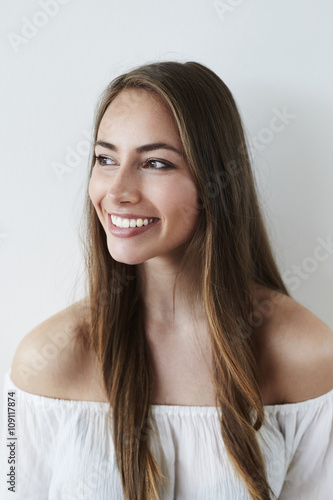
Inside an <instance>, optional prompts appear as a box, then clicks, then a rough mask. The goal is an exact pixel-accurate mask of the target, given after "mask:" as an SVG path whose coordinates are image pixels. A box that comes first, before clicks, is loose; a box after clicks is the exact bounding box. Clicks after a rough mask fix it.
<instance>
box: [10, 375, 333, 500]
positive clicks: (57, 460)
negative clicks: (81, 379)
mask: <svg viewBox="0 0 333 500" xmlns="http://www.w3.org/2000/svg"><path fill="white" fill-rule="evenodd" d="M8 392H14V393H15V395H12V397H14V399H15V429H14V431H13V432H14V436H13V435H12V436H10V435H8V405H7V395H8ZM10 408H11V406H10ZM108 408H109V405H108V403H102V402H94V401H73V400H64V399H54V398H49V397H45V396H39V395H36V394H31V393H28V392H25V391H23V390H21V389H19V388H18V387H16V386H15V385H14V383H13V382H12V380H11V378H10V372H9V371H8V372H7V373H6V375H5V387H4V424H3V429H2V435H1V464H0V471H1V472H0V480H1V485H0V492H1V495H0V498H1V499H2V500H7V499H20V500H122V499H123V498H124V497H123V493H122V487H121V480H120V475H119V471H118V468H117V463H116V460H115V453H114V446H113V442H112V437H111V434H110V430H109V425H108V419H107V412H108ZM264 408H265V421H264V425H263V426H262V428H261V429H260V431H259V436H258V438H259V442H260V446H261V449H262V452H263V455H264V459H265V463H266V466H267V474H268V480H269V484H270V486H271V488H272V490H273V492H274V494H275V495H276V498H278V499H280V500H332V499H333V389H332V390H331V391H330V392H328V393H326V394H323V395H321V396H319V397H316V398H314V399H310V400H307V401H303V402H300V403H292V404H284V405H271V406H265V407H264ZM150 409H151V416H152V417H155V422H156V426H157V428H158V431H159V436H160V438H159V439H158V438H157V437H156V436H155V435H153V437H151V436H150V437H149V440H150V441H149V442H150V446H151V449H152V452H153V454H154V456H155V458H156V460H157V462H158V464H159V466H160V467H161V468H162V471H163V473H164V474H165V475H167V477H168V485H167V488H166V490H165V494H164V496H163V499H164V500H171V499H176V500H222V499H223V500H245V499H246V500H249V499H250V496H249V494H248V493H247V490H246V488H245V486H244V485H243V483H242V482H241V481H240V480H239V479H236V476H235V475H234V473H233V470H232V468H231V464H230V462H229V460H228V458H227V455H226V452H225V447H224V444H223V440H222V437H221V431H220V423H219V415H220V410H219V409H218V408H215V407H205V406H167V405H152V406H151V407H150ZM11 413H12V412H11ZM9 429H13V423H12V424H11V425H10V427H9ZM13 437H15V438H16V439H13ZM13 459H14V460H15V462H14V465H12V464H10V463H9V461H10V460H13ZM11 466H12V467H15V471H14V474H15V477H14V476H13V475H12V480H13V484H15V493H13V492H12V491H10V490H8V488H10V482H7V481H10V476H9V475H7V474H10V473H12V474H13V469H12V470H10V467H11Z"/></svg>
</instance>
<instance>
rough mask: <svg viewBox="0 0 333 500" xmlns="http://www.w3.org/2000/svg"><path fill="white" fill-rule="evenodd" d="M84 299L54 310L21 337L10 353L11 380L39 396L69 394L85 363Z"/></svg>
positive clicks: (66, 396) (58, 396)
mask: <svg viewBox="0 0 333 500" xmlns="http://www.w3.org/2000/svg"><path fill="white" fill-rule="evenodd" d="M87 306H88V304H87V299H83V300H81V301H79V302H76V303H74V304H72V305H71V306H69V307H66V308H65V309H63V310H61V311H59V312H57V313H56V314H54V315H53V316H51V317H49V318H48V319H46V320H45V321H43V322H42V323H40V324H38V325H37V326H36V327H35V328H33V329H32V330H31V331H30V332H29V333H28V334H27V335H25V336H24V337H23V339H22V340H21V341H20V343H19V345H18V347H17V349H16V352H15V354H14V357H13V361H12V366H11V378H12V380H13V382H14V384H15V385H16V386H17V387H18V388H20V389H22V390H24V391H26V392H30V393H33V394H39V395H41V396H48V397H55V398H61V399H71V398H69V397H68V396H69V393H70V392H72V391H73V386H74V387H75V386H76V385H77V384H78V381H79V380H80V374H82V373H83V369H84V366H85V363H84V362H83V361H84V356H85V355H86V353H85V348H84V343H83V342H81V338H80V335H81V334H82V328H84V327H86V325H87V319H88V307H87Z"/></svg>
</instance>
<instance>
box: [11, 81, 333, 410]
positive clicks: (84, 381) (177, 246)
mask: <svg viewBox="0 0 333 500" xmlns="http://www.w3.org/2000/svg"><path fill="white" fill-rule="evenodd" d="M98 140H104V141H107V142H112V144H114V145H115V146H116V147H117V151H111V150H109V149H106V148H105V147H102V146H97V147H96V155H103V156H105V157H107V158H109V160H107V161H106V164H107V166H106V167H101V166H99V165H97V164H96V165H95V167H94V169H93V172H92V176H91V182H90V185H89V194H90V196H91V199H92V202H93V204H94V207H95V209H96V212H97V214H98V217H99V219H100V221H101V223H102V225H103V227H104V229H105V232H106V235H107V244H108V249H109V251H110V254H111V255H112V257H113V258H114V259H116V260H119V261H120V262H127V263H128V264H135V265H137V267H138V269H139V275H140V278H141V280H142V283H143V284H144V293H143V299H144V307H145V309H146V313H147V314H146V316H147V324H146V325H145V329H146V334H147V341H148V346H149V353H150V361H151V363H150V365H151V366H150V369H151V375H152V380H153V387H152V401H151V403H152V404H171V405H177V404H178V405H189V406H195V405H198V406H213V405H214V404H215V397H214V390H213V387H212V383H211V372H212V364H211V351H210V345H209V341H208V329H207V325H206V323H205V316H204V311H202V306H201V305H200V304H194V303H193V301H192V307H191V309H189V307H188V304H187V301H186V300H185V298H186V297H188V296H189V294H190V293H191V289H190V287H189V285H188V284H187V283H186V282H184V281H183V282H182V283H180V287H179V288H178V287H177V289H176V290H177V292H176V314H175V321H174V322H173V323H172V314H171V313H172V290H173V284H174V276H175V272H176V269H177V265H178V262H179V258H180V256H181V254H182V252H183V249H184V245H186V242H187V241H189V240H190V238H191V235H192V233H193V230H194V228H195V224H196V221H197V216H198V210H197V194H198V193H197V192H196V188H195V184H194V182H193V179H192V177H191V174H190V172H189V169H188V165H187V164H186V161H185V159H184V157H183V156H181V155H178V154H176V153H173V152H171V151H167V150H164V149H163V150H162V149H161V150H156V151H150V152H149V153H147V152H146V153H140V154H139V153H137V152H136V148H137V147H139V146H142V145H145V144H149V143H152V142H164V143H167V144H169V145H171V146H173V147H175V148H176V149H178V150H179V151H181V142H180V139H179V136H178V130H177V127H176V124H175V123H174V120H173V117H172V115H171V114H170V112H169V110H168V108H167V107H166V106H165V104H164V102H163V101H162V100H161V98H160V97H157V96H156V94H152V93H150V92H147V91H145V90H142V89H141V90H135V91H133V90H131V91H123V92H121V93H120V94H119V95H118V96H117V98H115V100H114V101H113V102H112V104H111V105H110V106H109V108H108V109H107V111H106V113H105V115H104V117H103V120H102V122H101V126H100V129H99V133H98ZM152 158H154V159H155V160H159V161H167V162H170V163H172V164H173V165H174V169H170V170H156V171H155V170H153V168H151V169H148V168H147V160H148V159H152ZM153 165H154V166H155V167H157V166H161V164H159V163H153ZM150 166H152V165H150ZM112 211H117V212H128V213H129V212H130V213H133V214H136V213H138V214H140V215H147V216H153V217H158V218H160V221H159V223H158V225H156V226H155V227H154V228H150V229H148V231H146V232H145V233H142V235H140V236H136V237H134V238H127V239H124V238H122V239H121V238H117V237H115V236H114V235H112V234H110V233H109V229H108V222H107V217H108V216H107V213H108V212H112ZM253 298H254V299H255V300H254V303H255V304H256V307H258V310H259V313H258V315H259V318H260V315H261V317H262V322H261V325H260V326H259V327H258V328H255V329H254V330H253V332H252V334H251V335H252V340H253V345H254V355H255V358H256V362H257V365H258V368H259V371H260V374H261V379H262V384H261V386H260V392H261V395H262V398H263V401H264V404H285V403H292V402H298V401H305V400H307V399H311V398H315V397H317V396H320V395H321V394H324V393H326V392H328V391H329V390H331V389H332V387H333V332H332V330H331V328H330V327H329V326H328V325H327V324H325V323H324V322H323V321H321V320H320V319H319V318H318V317H316V316H315V315H314V314H313V313H312V312H311V311H310V310H308V309H307V308H305V307H304V306H302V305H301V304H299V303H298V302H297V301H295V300H294V299H292V298H290V297H285V296H283V295H282V294H276V293H275V292H274V293H272V291H270V290H269V289H267V288H265V287H255V288H254V290H253ZM260 304H261V305H260ZM77 309H78V314H77V315H74V316H73V311H74V310H77ZM86 309H87V304H85V301H81V302H80V303H78V304H75V305H73V306H71V307H69V308H67V309H66V310H64V311H61V312H59V313H58V314H56V315H54V316H53V317H51V318H49V319H48V320H46V321H44V322H43V323H41V324H40V325H38V326H37V327H36V328H34V329H33V330H32V331H31V332H30V333H29V334H28V335H26V336H25V337H24V338H23V340H22V341H21V343H20V344H19V346H18V348H17V350H16V353H15V356H14V359H13V363H12V375H11V376H12V380H13V382H14V383H15V384H16V385H17V386H18V387H19V388H21V389H23V390H25V391H27V392H30V393H33V394H39V395H45V396H48V397H55V398H61V399H70V400H72V399H73V400H76V399H79V400H87V401H90V400H91V401H104V402H107V396H106V394H105V393H104V389H103V383H102V374H101V371H100V366H99V363H98V360H97V358H96V356H95V354H94V353H93V352H85V351H84V352H83V351H82V352H81V350H79V351H76V350H75V349H74V345H75V343H74V341H75V339H76V337H77V335H78V326H79V324H80V322H81V321H82V318H83V317H84V315H85V311H86ZM87 312H88V311H87ZM194 312H195V313H196V316H195V317H194ZM64 332H65V337H66V338H67V341H66V343H65V346H63V347H61V348H60V347H59V335H61V336H63V335H64ZM50 343H51V345H53V346H56V348H57V349H59V355H58V356H55V357H52V358H51V359H50V358H49V357H47V363H46V364H45V366H44V367H43V368H42V369H40V368H39V369H36V362H35V355H36V352H37V353H40V354H42V353H43V352H44V349H46V347H47V346H48V348H49V345H50ZM22 368H24V370H23V371H22ZM27 370H28V371H27Z"/></svg>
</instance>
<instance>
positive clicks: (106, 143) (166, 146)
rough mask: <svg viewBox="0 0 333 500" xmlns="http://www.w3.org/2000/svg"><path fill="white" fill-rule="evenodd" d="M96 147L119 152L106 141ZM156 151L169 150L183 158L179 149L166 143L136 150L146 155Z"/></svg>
mask: <svg viewBox="0 0 333 500" xmlns="http://www.w3.org/2000/svg"><path fill="white" fill-rule="evenodd" d="M95 146H102V147H103V148H107V149H111V151H117V148H116V146H115V145H114V144H111V143H110V142H106V141H97V142H96V144H95ZM155 149H168V150H170V151H173V152H174V153H177V154H178V155H179V156H182V154H181V152H180V151H178V149H176V148H174V147H173V146H170V145H169V144H165V143H164V142H153V143H151V144H144V145H143V146H139V147H137V148H136V152H137V153H144V152H146V151H154V150H155Z"/></svg>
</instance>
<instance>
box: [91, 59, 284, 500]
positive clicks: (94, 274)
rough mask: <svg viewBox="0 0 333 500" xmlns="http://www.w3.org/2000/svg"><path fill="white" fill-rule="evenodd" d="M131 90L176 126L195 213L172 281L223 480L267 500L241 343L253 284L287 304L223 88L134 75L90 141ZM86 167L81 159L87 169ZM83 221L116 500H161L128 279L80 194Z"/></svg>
mask: <svg viewBox="0 0 333 500" xmlns="http://www.w3.org/2000/svg"><path fill="white" fill-rule="evenodd" d="M130 88H143V89H146V90H147V91H152V92H156V93H157V94H158V95H159V96H161V97H162V98H163V99H164V101H165V102H166V103H167V105H168V106H169V108H170V110H171V112H172V113H173V116H174V119H175V123H176V125H177V127H178V130H179V135H180V139H181V142H182V145H183V149H184V153H185V157H186V161H187V163H188V166H189V169H190V172H191V174H192V176H193V179H194V182H195V183H196V186H197V190H198V194H199V202H200V204H199V209H198V224H197V227H196V230H195V234H194V236H193V238H192V239H191V241H190V242H189V244H188V246H187V247H186V250H185V252H184V255H183V259H182V263H181V266H180V268H179V272H178V274H177V279H178V277H180V276H181V275H189V274H190V273H189V272H190V271H193V269H195V271H196V274H195V280H194V282H193V294H195V297H196V298H198V297H200V298H201V300H202V303H203V304H204V307H205V312H206V316H207V323H208V327H209V334H210V339H211V345H212V352H213V362H214V373H213V382H214V387H215V390H216V406H218V407H219V408H220V409H221V415H222V416H221V420H220V422H221V432H222V437H223V440H224V443H225V447H226V451H227V453H228V456H229V458H230V461H231V464H232V466H233V469H234V471H235V473H236V474H239V475H240V477H241V479H242V480H243V481H244V483H245V485H246V487H247V489H248V492H249V494H250V496H251V498H252V499H257V500H259V499H260V500H262V499H264V500H266V499H269V498H271V497H270V494H271V493H272V491H271V489H270V487H269V484H268V480H267V476H266V470H265V463H264V460H263V457H262V454H261V450H260V447H259V444H258V442H257V432H256V431H257V430H258V429H260V427H261V425H262V423H263V419H264V409H263V402H262V398H261V394H260V391H259V373H258V367H257V365H256V362H255V359H254V354H253V346H252V344H251V335H249V334H248V331H246V333H245V334H244V330H243V326H242V325H244V324H245V325H247V324H248V318H249V317H250V315H251V314H253V312H254V309H253V303H252V295H251V293H252V289H253V284H259V285H263V286H266V287H268V288H270V289H272V290H276V291H279V292H282V293H283V294H285V295H289V293H288V291H287V289H286V287H285V285H284V283H283V281H282V278H281V275H280V273H279V270H278V267H277V265H276V262H275V260H274V256H273V253H272V250H271V247H270V242H269V238H268V235H267V232H266V229H265V224H264V221H263V217H262V214H261V211H260V207H259V203H258V197H257V194H256V187H255V180H254V176H253V174H252V171H251V164H250V159H249V155H248V149H247V146H246V140H245V136H244V132H243V127H242V122H241V118H240V115H239V113H238V110H237V107H236V104H235V101H234V99H233V96H232V94H231V92H230V91H229V89H228V87H227V86H226V85H225V84H224V83H223V81H222V80H221V79H220V78H219V77H218V76H217V75H216V74H215V73H214V72H213V71H211V70H210V69H208V68H207V67H205V66H203V65H202V64H199V63H197V62H186V63H180V62H174V61H167V62H156V63H152V64H147V65H144V66H140V67H137V68H134V69H133V70H131V71H129V72H127V73H125V74H123V75H120V76H118V77H117V78H115V79H114V80H113V81H112V82H111V83H110V84H109V85H108V86H107V88H106V89H105V91H104V93H103V94H102V96H101V99H100V102H99V103H98V106H97V109H96V116H95V130H94V140H95V141H96V138H97V133H98V129H99V125H100V122H101V119H102V117H103V115H104V113H105V111H106V109H107V107H108V106H109V104H110V103H111V101H112V100H113V99H114V98H115V97H116V96H117V94H119V92H121V91H122V90H123V89H130ZM94 163H95V156H94V153H92V158H91V170H92V168H93V166H94ZM91 170H90V175H91ZM85 216H86V218H85V223H86V227H85V230H86V241H85V259H86V261H85V262H86V269H87V292H88V299H89V314H90V320H89V330H87V332H86V333H87V337H88V338H87V340H88V344H89V345H90V346H91V347H92V348H93V349H94V350H95V351H96V353H97V355H98V359H99V361H100V365H101V369H102V373H103V378H104V383H105V390H106V394H107V397H108V399H109V402H110V412H109V416H110V423H111V422H112V436H113V441H114V446H115V453H116V459H117V464H118V468H119V471H120V476H121V480H122V486H123V492H124V496H125V498H126V499H127V500H134V499H138V500H148V499H149V500H150V499H160V498H161V496H160V495H161V488H162V487H163V481H164V480H166V479H167V478H165V477H164V476H163V474H162V472H161V470H160V469H159V467H158V465H157V462H156V461H155V458H154V456H153V454H152V452H151V450H150V447H149V440H148V437H149V435H150V433H152V432H154V426H153V425H152V424H153V421H152V418H151V414H150V394H151V392H150V391H151V385H150V382H151V381H150V378H149V369H148V353H147V345H146V341H145V329H144V317H143V313H142V310H143V307H142V302H141V301H142V297H141V293H140V283H139V282H138V281H139V279H138V277H137V269H136V266H135V265H134V266H132V265H128V264H124V263H119V262H117V261H115V260H114V259H113V258H112V257H111V255H110V252H109V251H108V248H107V244H106V235H105V231H104V229H103V227H102V225H101V223H100V221H99V219H98V216H97V214H96V211H95V209H94V207H93V205H92V203H91V200H90V198H89V195H88V193H87V196H86V209H85ZM175 286H176V284H175ZM174 290H175V289H174ZM174 305H175V303H174ZM124 311H126V313H125V314H124Z"/></svg>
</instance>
